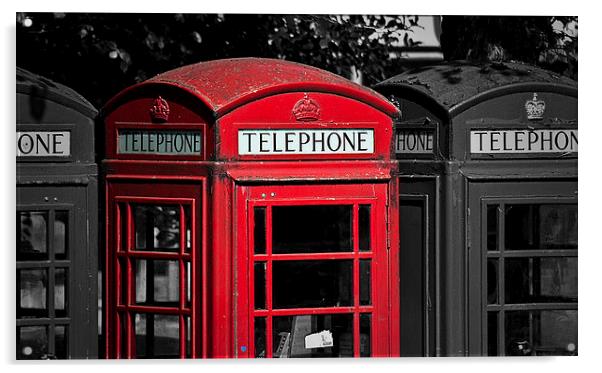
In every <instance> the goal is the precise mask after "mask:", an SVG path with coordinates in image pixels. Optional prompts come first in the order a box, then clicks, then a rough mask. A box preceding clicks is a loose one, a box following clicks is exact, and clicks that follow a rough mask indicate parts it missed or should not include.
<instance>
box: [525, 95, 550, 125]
mask: <svg viewBox="0 0 602 373" xmlns="http://www.w3.org/2000/svg"><path fill="white" fill-rule="evenodd" d="M525 111H526V112H527V119H529V120H541V119H543V114H544V112H545V111H546V102H545V101H543V100H539V99H538V98H537V93H533V98H532V99H531V100H527V101H526V102H525Z"/></svg>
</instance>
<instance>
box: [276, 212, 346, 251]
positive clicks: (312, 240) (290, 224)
mask: <svg viewBox="0 0 602 373" xmlns="http://www.w3.org/2000/svg"><path fill="white" fill-rule="evenodd" d="M351 212H352V206H340V205H317V206H274V207H272V234H273V237H272V245H273V248H272V251H273V253H274V254H287V253H315V252H340V251H352V250H353V240H352V232H353V231H352V229H351V226H352V213H351Z"/></svg>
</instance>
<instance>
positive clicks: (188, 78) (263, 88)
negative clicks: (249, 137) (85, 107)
mask: <svg viewBox="0 0 602 373" xmlns="http://www.w3.org/2000/svg"><path fill="white" fill-rule="evenodd" d="M156 84H166V85H171V86H175V87H179V88H181V89H183V90H186V91H188V92H190V93H191V94H193V95H194V96H196V97H198V98H199V99H200V100H201V101H202V102H203V103H204V104H205V105H206V106H207V107H208V108H209V109H210V110H211V111H213V112H214V113H215V116H216V117H219V116H221V115H224V114H225V113H227V112H229V111H231V110H233V109H235V108H236V107H238V106H241V105H244V104H246V103H248V102H250V101H253V100H257V99H259V98H262V97H266V96H269V95H274V94H278V93H284V92H297V91H319V92H328V93H333V94H338V95H341V96H346V97H350V98H353V99H356V100H358V101H361V102H364V103H366V104H368V105H370V106H372V107H374V108H376V109H378V110H381V111H383V112H385V113H386V114H388V115H391V116H393V115H396V113H397V108H396V107H395V106H394V105H392V104H391V103H390V102H389V101H388V100H387V99H385V98H384V97H383V96H381V95H380V94H378V93H376V92H375V91H373V90H371V89H369V88H366V87H363V86H361V85H359V84H356V83H353V82H351V81H349V80H347V79H345V78H343V77H341V76H338V75H335V74H333V73H330V72H327V71H324V70H321V69H318V68H315V67H311V66H307V65H302V64H298V63H294V62H289V61H284V60H277V59H264V58H235V59H225V60H215V61H208V62H200V63H197V64H193V65H188V66H183V67H180V68H177V69H174V70H171V71H167V72H165V73H162V74H159V75H157V76H155V77H153V78H151V79H149V80H147V81H145V82H142V83H140V84H137V85H135V86H132V87H130V88H128V89H126V90H125V91H122V92H121V93H120V94H118V95H117V96H116V97H115V98H113V99H112V100H111V103H112V102H114V101H115V100H117V99H119V98H120V97H122V96H123V95H124V94H125V93H126V92H131V91H132V90H135V89H137V88H138V87H142V86H145V85H156ZM107 105H109V104H107Z"/></svg>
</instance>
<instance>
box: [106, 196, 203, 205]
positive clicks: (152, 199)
mask: <svg viewBox="0 0 602 373" xmlns="http://www.w3.org/2000/svg"><path fill="white" fill-rule="evenodd" d="M113 200H114V201H115V202H132V203H141V202H152V203H153V204H165V203H168V204H190V203H192V202H193V201H194V199H193V198H170V197H137V196H115V197H113Z"/></svg>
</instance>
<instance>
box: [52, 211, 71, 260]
mask: <svg viewBox="0 0 602 373" xmlns="http://www.w3.org/2000/svg"><path fill="white" fill-rule="evenodd" d="M68 221H69V212H68V211H56V212H55V214H54V239H53V241H54V242H53V243H54V256H55V258H56V259H59V260H61V259H66V258H67V246H68V241H69V240H68V237H69V236H68V228H67V226H68Z"/></svg>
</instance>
